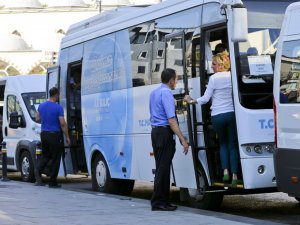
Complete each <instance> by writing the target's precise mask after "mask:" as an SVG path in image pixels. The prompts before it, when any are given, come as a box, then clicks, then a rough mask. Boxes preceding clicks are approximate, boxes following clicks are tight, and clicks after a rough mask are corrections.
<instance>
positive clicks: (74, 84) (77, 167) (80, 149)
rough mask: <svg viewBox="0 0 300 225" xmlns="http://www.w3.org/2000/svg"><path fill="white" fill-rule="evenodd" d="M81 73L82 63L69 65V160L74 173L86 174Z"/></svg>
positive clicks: (67, 90)
mask: <svg viewBox="0 0 300 225" xmlns="http://www.w3.org/2000/svg"><path fill="white" fill-rule="evenodd" d="M81 71H82V62H81V61H80V62H76V63H72V64H70V65H69V68H68V77H67V87H66V93H67V124H68V128H69V135H70V139H71V145H70V152H68V153H69V154H68V160H71V163H72V168H70V169H72V170H73V171H72V173H86V172H87V165H86V159H85V152H84V146H83V135H82V117H81V74H82V73H81Z"/></svg>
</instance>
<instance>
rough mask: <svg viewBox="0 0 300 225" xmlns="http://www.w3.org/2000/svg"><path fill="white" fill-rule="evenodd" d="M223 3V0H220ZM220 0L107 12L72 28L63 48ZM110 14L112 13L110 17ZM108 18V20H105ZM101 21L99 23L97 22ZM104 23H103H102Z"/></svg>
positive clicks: (173, 0) (178, 0) (190, 0)
mask: <svg viewBox="0 0 300 225" xmlns="http://www.w3.org/2000/svg"><path fill="white" fill-rule="evenodd" d="M220 1H222V0H220ZM220 1H219V0H169V1H164V2H162V3H159V4H156V5H152V6H149V7H145V8H139V9H134V10H135V11H134V13H128V12H129V11H127V13H126V11H125V12H124V13H122V12H121V11H122V10H121V9H120V10H119V12H116V13H114V12H107V15H104V16H103V15H102V14H99V15H96V16H94V17H92V18H89V19H86V20H84V21H82V22H79V23H76V24H74V25H72V26H71V27H70V30H69V31H68V32H67V35H66V36H65V37H64V38H63V39H62V43H61V48H62V49H63V48H67V47H70V46H72V45H76V44H79V43H82V42H85V41H88V40H91V39H94V38H97V37H100V36H103V35H106V34H109V33H112V32H115V31H118V30H122V29H125V28H127V27H130V26H133V25H136V24H140V23H143V22H146V21H150V20H153V19H154V18H159V17H163V16H165V15H170V14H173V13H176V12H178V11H181V10H184V9H189V8H192V7H195V6H198V5H201V4H204V3H208V2H215V3H219V2H220ZM110 13H112V14H111V15H110ZM105 17H107V19H105ZM96 21H99V22H96ZM101 21H102V22H101Z"/></svg>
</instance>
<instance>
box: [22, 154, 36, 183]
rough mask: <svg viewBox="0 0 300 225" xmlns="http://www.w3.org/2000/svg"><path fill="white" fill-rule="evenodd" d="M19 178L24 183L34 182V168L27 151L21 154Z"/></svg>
mask: <svg viewBox="0 0 300 225" xmlns="http://www.w3.org/2000/svg"><path fill="white" fill-rule="evenodd" d="M20 171H21V178H22V180H23V181H25V182H34V181H35V177H34V166H33V161H32V158H31V155H30V153H29V152H28V151H25V152H23V153H22V154H21V160H20Z"/></svg>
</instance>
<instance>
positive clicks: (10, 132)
mask: <svg viewBox="0 0 300 225" xmlns="http://www.w3.org/2000/svg"><path fill="white" fill-rule="evenodd" d="M21 101H22V99H21V96H17V95H16V94H15V93H5V101H4V102H5V106H4V110H5V112H4V118H3V122H4V139H5V142H6V147H7V164H8V168H10V167H11V168H13V169H16V163H15V162H14V161H15V150H16V149H17V144H18V143H19V141H20V140H22V139H24V138H26V129H24V128H26V120H25V117H24V113H23V109H25V106H24V105H22V104H21V103H22V102H21ZM11 115H16V116H18V117H19V120H20V121H21V122H20V126H18V127H13V126H11V124H10V120H11Z"/></svg>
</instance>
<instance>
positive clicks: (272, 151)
mask: <svg viewBox="0 0 300 225" xmlns="http://www.w3.org/2000/svg"><path fill="white" fill-rule="evenodd" d="M264 150H265V151H267V152H269V153H271V154H273V153H274V146H273V145H265V146H264Z"/></svg>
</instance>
